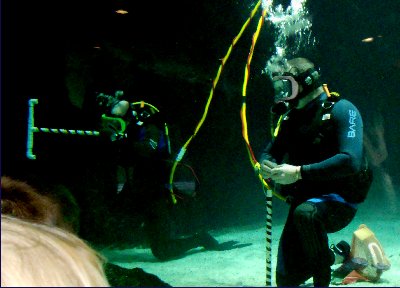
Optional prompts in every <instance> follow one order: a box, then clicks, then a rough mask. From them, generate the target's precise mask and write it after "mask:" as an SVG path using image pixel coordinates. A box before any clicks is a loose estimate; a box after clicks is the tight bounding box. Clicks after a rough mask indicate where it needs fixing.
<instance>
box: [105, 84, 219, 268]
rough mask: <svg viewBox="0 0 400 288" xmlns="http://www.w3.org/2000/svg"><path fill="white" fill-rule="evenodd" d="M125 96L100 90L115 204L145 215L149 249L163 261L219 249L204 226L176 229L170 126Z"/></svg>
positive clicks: (156, 113) (155, 112)
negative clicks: (185, 231) (184, 231)
mask: <svg viewBox="0 0 400 288" xmlns="http://www.w3.org/2000/svg"><path fill="white" fill-rule="evenodd" d="M122 97H123V91H116V92H115V96H110V95H106V94H103V93H100V94H98V95H97V104H98V105H99V107H101V108H102V111H103V115H102V119H101V122H102V125H101V126H102V128H101V130H100V133H101V134H102V135H103V136H106V137H108V138H109V139H110V140H111V144H112V145H113V146H114V149H113V151H115V154H113V155H114V156H115V158H116V163H117V165H118V168H119V169H118V178H119V180H118V181H119V188H118V193H116V195H114V197H116V198H117V199H120V200H119V201H118V202H117V204H115V207H116V209H117V210H121V211H131V212H133V213H135V215H136V214H138V215H140V216H141V217H143V224H142V225H143V226H144V231H145V234H146V237H147V241H148V242H149V245H150V248H151V251H152V253H153V255H154V256H155V257H156V258H158V259H159V260H161V261H166V260H170V259H172V258H176V257H180V256H183V254H184V253H185V252H186V251H188V250H190V249H192V248H197V247H204V248H205V249H207V250H221V247H222V246H221V244H220V243H218V241H217V240H216V239H214V238H213V237H212V236H211V235H210V234H209V233H208V232H205V231H201V232H199V233H195V234H194V235H191V236H188V237H177V235H174V234H175V231H174V229H173V218H172V214H171V212H172V208H173V205H174V204H173V203H172V199H171V192H170V190H169V189H168V187H169V186H168V185H167V184H168V180H169V172H170V162H171V161H169V160H170V153H171V152H170V145H169V138H168V132H167V130H166V129H167V126H166V124H165V122H164V121H163V119H162V116H161V113H160V112H159V111H158V109H157V108H156V107H155V106H153V105H151V104H148V103H146V102H143V101H141V102H135V103H130V102H128V101H126V100H122ZM116 190H117V189H116Z"/></svg>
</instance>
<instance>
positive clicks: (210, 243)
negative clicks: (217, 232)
mask: <svg viewBox="0 0 400 288" xmlns="http://www.w3.org/2000/svg"><path fill="white" fill-rule="evenodd" d="M196 236H197V237H198V239H199V243H200V246H203V247H204V248H205V249H206V250H219V243H218V241H217V240H216V239H215V238H214V237H212V236H211V235H210V234H209V233H208V232H200V233H198V234H197V235H196Z"/></svg>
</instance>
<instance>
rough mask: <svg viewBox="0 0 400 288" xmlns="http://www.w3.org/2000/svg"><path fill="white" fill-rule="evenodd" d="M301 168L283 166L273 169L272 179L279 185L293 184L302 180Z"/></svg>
mask: <svg viewBox="0 0 400 288" xmlns="http://www.w3.org/2000/svg"><path fill="white" fill-rule="evenodd" d="M300 168H301V166H293V165H289V164H281V165H278V166H276V167H275V168H272V171H271V176H270V177H271V179H272V180H273V181H275V183H278V184H283V185H287V184H292V183H295V182H297V181H298V180H300V179H301V171H300Z"/></svg>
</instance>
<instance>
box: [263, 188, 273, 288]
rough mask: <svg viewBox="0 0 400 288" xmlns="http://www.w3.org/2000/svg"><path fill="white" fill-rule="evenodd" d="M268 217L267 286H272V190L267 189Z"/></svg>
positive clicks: (266, 236) (266, 234) (266, 245)
mask: <svg viewBox="0 0 400 288" xmlns="http://www.w3.org/2000/svg"><path fill="white" fill-rule="evenodd" d="M265 202H266V206H265V207H266V212H267V213H266V219H265V228H266V229H265V239H266V243H265V251H266V258H265V264H266V265H265V286H267V287H271V286H272V263H271V262H272V190H271V189H266V193H265Z"/></svg>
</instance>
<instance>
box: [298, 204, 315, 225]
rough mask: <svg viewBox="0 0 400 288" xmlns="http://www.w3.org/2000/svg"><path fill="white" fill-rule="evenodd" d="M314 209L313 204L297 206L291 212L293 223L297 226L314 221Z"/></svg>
mask: <svg viewBox="0 0 400 288" xmlns="http://www.w3.org/2000/svg"><path fill="white" fill-rule="evenodd" d="M315 214H316V207H315V206H314V204H313V203H309V202H305V203H302V204H301V205H299V206H298V207H297V208H296V209H295V210H294V212H293V219H294V222H295V223H296V224H297V225H298V224H300V225H301V224H304V225H308V224H310V223H312V222H313V221H314V217H315Z"/></svg>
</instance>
